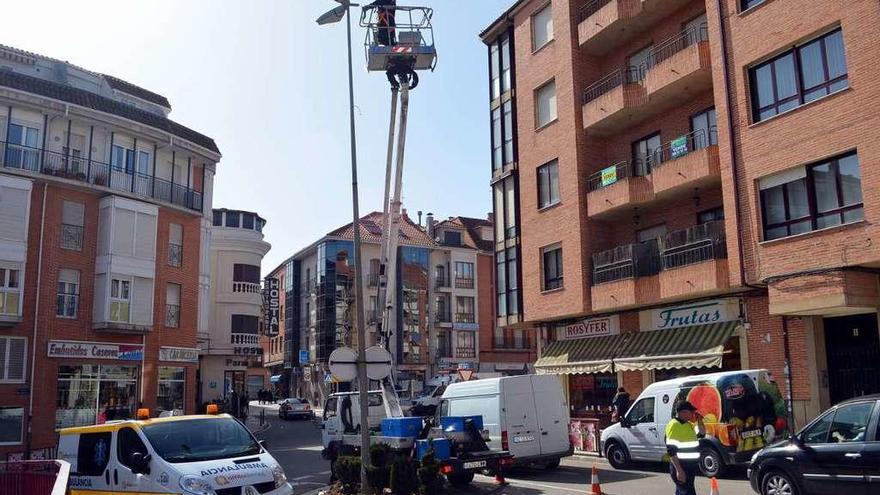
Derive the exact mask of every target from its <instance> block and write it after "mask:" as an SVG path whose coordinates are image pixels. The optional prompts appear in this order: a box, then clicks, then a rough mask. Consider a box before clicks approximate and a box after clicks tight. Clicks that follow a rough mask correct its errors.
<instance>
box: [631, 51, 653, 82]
mask: <svg viewBox="0 0 880 495" xmlns="http://www.w3.org/2000/svg"><path fill="white" fill-rule="evenodd" d="M653 53H654V45H648V46H646V47H644V48H642V49H641V50H639V51H637V52H635V53H633V54H632V55H630V56H629V57H627V59H626V66H627V74H626V77H627V79H626V82H628V83H634V82H638V81H641V80H642V79H644V78H645V74H647V72H648V63H649V61H651V60H652V58H653V57H654V55H653Z"/></svg>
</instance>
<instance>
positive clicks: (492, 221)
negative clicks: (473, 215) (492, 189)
mask: <svg viewBox="0 0 880 495" xmlns="http://www.w3.org/2000/svg"><path fill="white" fill-rule="evenodd" d="M486 220H489V222H490V223H495V214H494V213H492V212H491V211H490V212H489V214H488V215H486Z"/></svg>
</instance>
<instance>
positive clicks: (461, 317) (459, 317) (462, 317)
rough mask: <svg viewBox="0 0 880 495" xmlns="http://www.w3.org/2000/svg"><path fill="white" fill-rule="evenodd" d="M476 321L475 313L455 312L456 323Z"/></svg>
mask: <svg viewBox="0 0 880 495" xmlns="http://www.w3.org/2000/svg"><path fill="white" fill-rule="evenodd" d="M474 321H476V320H475V319H474V314H473V313H455V322H456V323H474Z"/></svg>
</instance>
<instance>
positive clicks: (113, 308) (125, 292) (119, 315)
mask: <svg viewBox="0 0 880 495" xmlns="http://www.w3.org/2000/svg"><path fill="white" fill-rule="evenodd" d="M130 310H131V281H130V280H124V279H118V278H114V279H111V280H110V321H115V322H119V323H128V322H129V321H130V318H131V317H130Z"/></svg>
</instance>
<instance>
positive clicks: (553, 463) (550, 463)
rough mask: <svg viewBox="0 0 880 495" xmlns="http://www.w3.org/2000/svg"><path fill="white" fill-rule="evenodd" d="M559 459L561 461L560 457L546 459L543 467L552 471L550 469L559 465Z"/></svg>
mask: <svg viewBox="0 0 880 495" xmlns="http://www.w3.org/2000/svg"><path fill="white" fill-rule="evenodd" d="M560 461H561V459H559V458H556V459H553V460H552V461H547V463H546V464H544V469H547V470H548V471H552V470H554V469H556V468H558V467H559V462H560Z"/></svg>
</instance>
